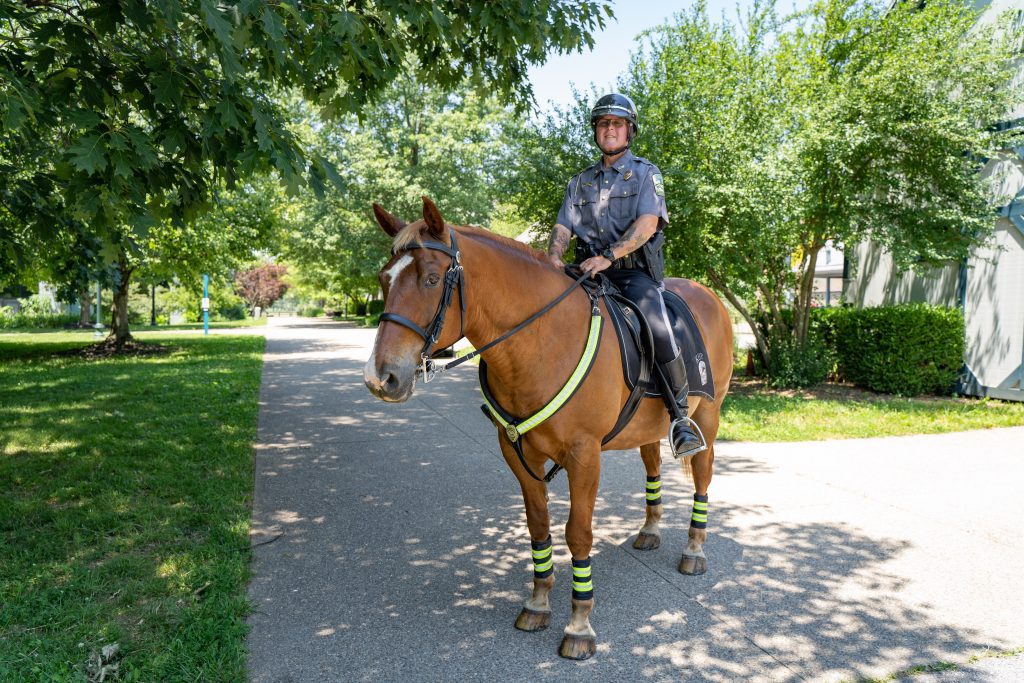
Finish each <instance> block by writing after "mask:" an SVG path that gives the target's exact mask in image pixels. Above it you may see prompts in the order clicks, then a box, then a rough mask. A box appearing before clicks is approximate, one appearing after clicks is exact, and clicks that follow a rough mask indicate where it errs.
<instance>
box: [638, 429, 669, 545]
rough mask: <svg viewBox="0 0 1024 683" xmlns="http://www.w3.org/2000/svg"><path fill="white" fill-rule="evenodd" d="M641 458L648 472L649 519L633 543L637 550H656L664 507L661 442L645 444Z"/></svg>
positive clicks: (641, 448) (641, 450)
mask: <svg viewBox="0 0 1024 683" xmlns="http://www.w3.org/2000/svg"><path fill="white" fill-rule="evenodd" d="M640 457H641V458H642V459H643V461H644V469H645V470H646V471H647V486H646V491H647V518H646V519H645V520H644V525H643V526H642V527H640V532H639V533H638V534H637V535H636V540H635V541H633V547H634V548H636V549H637V550H654V549H655V548H657V547H658V546H660V545H661V529H660V528H659V526H658V523H659V522H660V521H661V513H662V509H663V506H662V504H661V442H660V441H655V442H654V443H648V444H644V445H643V446H641V447H640Z"/></svg>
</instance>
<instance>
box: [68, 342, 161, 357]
mask: <svg viewBox="0 0 1024 683" xmlns="http://www.w3.org/2000/svg"><path fill="white" fill-rule="evenodd" d="M174 350H175V347H173V346H167V345H166V344H146V343H143V342H140V341H136V340H134V339H126V340H125V341H124V343H123V344H120V345H118V344H117V343H116V342H115V341H114V340H113V339H110V338H108V339H104V340H103V341H101V342H100V343H98V344H90V345H89V346H82V347H79V348H77V349H68V350H67V351H59V352H57V353H55V354H53V355H54V356H55V357H58V358H62V357H63V358H84V359H85V360H104V359H107V358H134V357H137V356H163V355H166V354H168V353H170V352H172V351H174Z"/></svg>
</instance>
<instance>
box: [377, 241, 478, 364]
mask: <svg viewBox="0 0 1024 683" xmlns="http://www.w3.org/2000/svg"><path fill="white" fill-rule="evenodd" d="M448 234H449V235H450V236H451V240H452V245H451V246H450V247H449V246H447V245H445V244H441V243H440V242H433V241H426V242H422V243H416V242H413V243H411V244H409V245H407V246H405V247H404V248H403V249H402V251H408V250H410V249H432V250H434V251H440V252H442V253H445V254H448V256H450V257H451V259H452V263H451V265H450V266H449V267H448V271H447V272H446V273H445V274H444V288H443V289H442V290H441V301H439V302H438V304H437V311H436V312H435V313H434V318H433V319H432V320H431V321H430V324H429V325H428V326H427V329H425V330H424V329H423V328H422V327H420V326H419V325H417V324H416V323H414V322H413V321H411V320H409V319H408V318H406V317H405V316H404V315H399V314H397V313H388V312H385V313H381V314H380V319H381V321H382V322H383V321H390V322H393V323H398V324H399V325H402V326H404V327H408V328H409V329H410V330H412V331H413V332H415V333H416V334H418V335H419V336H421V337H423V342H424V343H423V349H422V350H421V351H420V361H421V363H422V367H421V368H420V371H422V372H423V374H424V377H425V378H426V379H427V380H428V381H429V380H430V379H433V371H432V365H433V363H431V361H430V349H431V347H432V346H434V344H436V343H437V340H438V339H439V338H440V336H441V330H442V329H444V318H445V315H446V314H447V313H448V307H449V306H450V305H451V303H452V294H454V293H455V290H456V289H458V290H459V304H460V308H461V310H460V311H459V338H460V339H461V338H462V337H464V336H465V332H466V288H465V284H466V279H465V274H464V272H463V270H462V255H461V254H460V252H459V245H458V242H456V241H455V231H454V230H449V231H448Z"/></svg>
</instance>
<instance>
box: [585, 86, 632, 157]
mask: <svg viewBox="0 0 1024 683" xmlns="http://www.w3.org/2000/svg"><path fill="white" fill-rule="evenodd" d="M602 116H621V117H622V118H624V119H626V120H627V121H629V133H628V134H627V136H626V146H625V147H623V148H622V149H620V150H615V151H614V152H611V154H618V153H619V152H621V151H623V150H625V149H627V148H628V147H629V143H631V142H633V138H634V137H636V134H637V132H638V131H639V130H640V123H639V121H638V120H637V115H636V105H635V104H633V100H631V99H629V98H628V97H626V96H625V95H622V94H620V93H612V94H611V95H605V96H604V97H602V98H601V99H599V100H598V101H597V104H595V105H594V108H593V109H591V110H590V129H591V130H592V131H594V142H595V143H596V142H597V120H598V119H599V118H601V117H602ZM599 146H600V145H599Z"/></svg>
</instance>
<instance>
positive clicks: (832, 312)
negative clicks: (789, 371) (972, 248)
mask: <svg viewBox="0 0 1024 683" xmlns="http://www.w3.org/2000/svg"><path fill="white" fill-rule="evenodd" d="M812 319H813V320H814V321H815V324H816V326H817V327H818V329H819V330H820V332H821V339H822V340H823V341H824V343H825V344H826V345H827V346H828V347H829V348H831V349H833V350H834V352H835V356H836V371H837V374H838V375H839V376H840V377H841V378H842V379H845V380H848V381H850V382H852V383H854V384H856V385H858V386H861V387H865V388H867V389H871V390H873V391H878V392H883V393H889V394H899V395H902V396H919V395H921V394H948V393H949V392H950V391H951V390H952V389H953V387H954V385H955V383H956V381H957V377H958V375H959V372H960V368H961V367H962V366H963V357H964V320H963V315H962V314H961V312H960V311H959V310H958V309H950V308H944V307H941V306H931V305H929V304H900V305H897V306H880V307H877V308H826V309H816V310H815V311H814V317H813V318H812Z"/></svg>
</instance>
